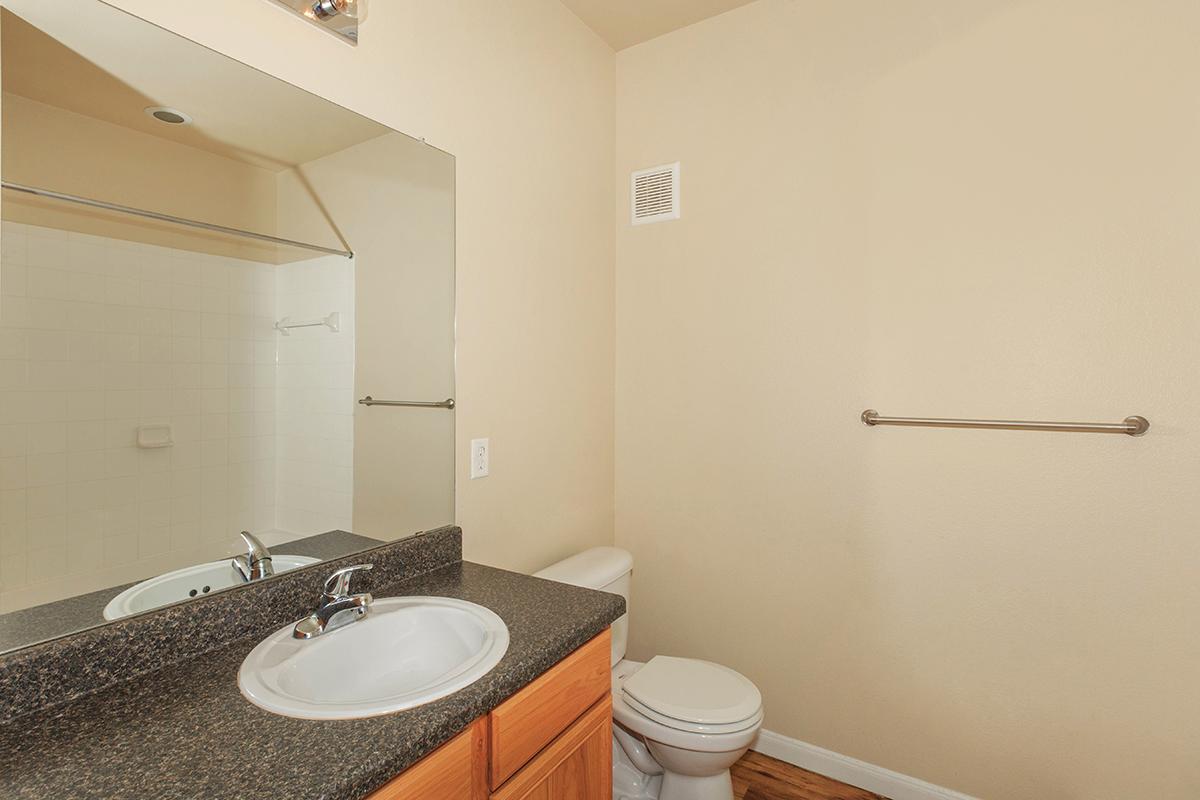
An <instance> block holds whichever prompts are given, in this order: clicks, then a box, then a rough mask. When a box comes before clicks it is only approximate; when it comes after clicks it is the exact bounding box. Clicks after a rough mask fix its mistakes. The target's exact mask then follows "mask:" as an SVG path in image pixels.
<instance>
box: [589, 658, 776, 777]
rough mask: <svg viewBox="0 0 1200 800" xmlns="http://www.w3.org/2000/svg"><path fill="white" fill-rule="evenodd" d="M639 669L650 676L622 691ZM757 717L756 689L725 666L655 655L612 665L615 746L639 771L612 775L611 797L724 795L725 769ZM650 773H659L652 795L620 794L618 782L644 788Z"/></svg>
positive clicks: (743, 747) (745, 745)
mask: <svg viewBox="0 0 1200 800" xmlns="http://www.w3.org/2000/svg"><path fill="white" fill-rule="evenodd" d="M647 668H649V669H650V670H653V672H654V673H656V674H654V675H651V676H650V677H651V678H652V680H650V681H645V680H643V681H640V682H639V681H636V680H633V683H634V684H635V685H633V686H631V687H629V688H627V686H626V684H627V682H629V681H631V679H635V678H636V676H637V675H638V674H641V675H642V676H643V678H645V677H646V676H647V672H646V671H645V670H646V669H647ZM730 700H733V701H734V702H728V701H730ZM680 717H686V719H681V718H680ZM762 718H763V712H762V698H761V695H760V694H759V692H758V689H757V688H755V686H754V684H752V683H751V682H750V681H749V680H747V679H746V678H744V677H742V676H741V675H739V674H738V673H736V672H734V671H733V670H731V669H728V668H726V667H722V666H720V665H718V664H712V663H710V662H707V661H696V660H693V659H679V658H664V657H663V656H658V657H656V658H654V659H651V661H650V662H648V663H647V664H640V663H638V662H634V661H621V662H619V663H618V664H617V666H616V668H615V669H613V721H614V722H615V723H616V726H617V730H618V734H617V735H616V741H615V744H616V745H617V746H618V747H619V748H620V749H621V751H622V752H623V753H624V754H625V755H627V756H628V757H629V760H630V762H632V764H633V765H634V766H635V767H637V768H638V769H639V770H640V771H641V772H642V773H643V775H641V776H638V775H634V776H629V775H628V772H627V771H626V772H625V773H623V774H620V773H617V772H614V775H613V777H614V782H613V796H614V798H617V800H643V798H654V797H657V798H658V800H730V799H731V798H732V797H733V786H732V783H731V781H730V777H729V768H730V767H732V766H733V765H734V764H735V763H736V762H737V760H738V759H739V758H741V757H742V756H743V755H744V754H745V753H746V751H747V750H748V749H749V748H750V745H751V743H752V742H753V741H754V737H755V736H757V735H758V730H759V728H760V727H762ZM621 732H624V733H626V734H627V735H625V736H621V735H620V733H621ZM631 742H632V745H631ZM638 745H644V747H645V750H646V754H647V755H648V756H649V760H647V759H646V757H645V756H644V755H643V754H642V753H641V752H640V749H639V747H638ZM631 749H632V750H633V752H632V753H631V752H630V750H631ZM614 752H615V751H614ZM654 774H661V776H662V779H661V783H660V785H659V786H658V787H657V793H653V789H651V790H650V791H645V790H642V792H641V794H640V795H639V794H631V793H626V794H624V795H623V794H622V786H621V784H622V782H624V783H625V784H626V785H628V783H629V779H630V777H632V778H633V779H634V782H635V785H636V786H641V785H646V786H650V784H651V782H650V781H649V780H647V778H648V777H649V776H652V775H654Z"/></svg>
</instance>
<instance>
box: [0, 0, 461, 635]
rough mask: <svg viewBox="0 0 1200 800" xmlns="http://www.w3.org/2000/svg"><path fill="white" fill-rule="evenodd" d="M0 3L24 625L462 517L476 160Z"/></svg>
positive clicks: (6, 345) (193, 47) (275, 568)
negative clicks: (460, 385) (468, 178)
mask: <svg viewBox="0 0 1200 800" xmlns="http://www.w3.org/2000/svg"><path fill="white" fill-rule="evenodd" d="M0 5H3V7H4V9H5V10H4V12H3V17H2V18H0V35H2V38H0V56H2V59H3V65H2V67H3V72H2V79H3V106H2V115H3V130H2V137H0V144H2V151H0V155H2V169H3V181H4V184H5V190H4V192H3V195H2V200H0V216H2V218H3V223H2V225H3V227H2V229H0V651H4V650H10V649H13V648H16V647H20V646H24V645H27V644H31V643H33V642H36V641H41V640H44V639H46V638H50V637H53V636H58V635H62V634H64V633H68V632H72V631H75V630H79V629H81V628H85V627H88V626H91V625H97V624H102V623H103V622H105V621H106V620H115V619H120V618H124V617H126V616H129V615H131V614H137V613H143V612H145V611H149V610H152V609H154V608H161V607H163V606H165V605H170V604H173V603H177V602H181V601H186V600H188V599H189V598H193V597H200V596H204V595H208V594H211V593H213V592H216V591H221V590H223V589H231V588H235V587H237V586H240V585H243V584H244V583H246V582H248V581H252V580H269V579H270V577H271V576H272V575H273V574H278V573H281V572H284V571H286V570H289V569H298V568H302V567H304V566H308V565H311V564H315V563H316V562H318V561H319V560H322V559H328V558H334V557H341V556H344V555H348V554H350V553H353V552H357V551H360V550H363V549H366V548H369V547H373V546H376V545H378V544H379V543H380V542H383V541H391V540H394V539H397V538H401V537H404V536H408V535H411V534H413V533H415V532H418V531H421V530H427V529H430V528H434V527H438V526H441V525H445V524H448V523H450V522H452V521H453V515H454V497H453V493H454V470H453V435H454V427H453V411H452V410H449V409H447V408H443V407H438V406H435V405H432V402H440V401H444V400H445V399H446V398H452V397H453V396H454V371H453V370H454V368H453V363H454V340H453V323H454V297H453V289H454V260H453V259H454V162H453V158H451V157H450V156H448V155H447V154H445V153H442V152H440V151H438V150H435V149H434V148H431V147H429V146H427V145H425V144H423V143H421V142H418V141H415V140H413V139H411V138H409V137H407V136H404V135H402V134H398V133H396V132H394V131H391V130H390V129H388V128H386V127H384V126H382V125H379V124H378V123H375V122H373V121H371V120H368V119H366V118H363V117H361V116H358V115H356V114H354V113H352V112H350V111H347V110H346V109H343V108H340V107H338V106H336V105H334V104H332V103H329V102H327V101H325V100H323V99H321V98H318V97H315V96H313V95H311V94H308V93H306V92H304V91H302V90H300V89H298V88H296V87H294V86H291V85H289V84H286V83H283V82H281V81H278V80H276V79H274V78H271V77H270V76H267V75H264V74H263V73H260V72H257V71H256V70H253V69H251V68H249V67H247V66H245V65H243V64H240V63H238V62H235V61H232V60H230V59H228V58H225V57H224V56H221V55H219V54H216V53H213V52H212V51H209V50H207V49H205V48H203V47H201V46H199V45H197V44H195V43H192V42H189V41H187V40H185V39H182V38H180V37H178V36H176V35H174V34H171V33H168V32H166V31H163V30H161V29H159V28H156V27H154V26H152V25H149V24H148V23H145V22H143V21H141V20H139V19H137V18H135V17H132V16H130V15H127V14H125V13H124V12H121V11H118V10H116V9H113V8H111V7H109V6H106V5H104V4H103V3H101V2H99V1H98V0H96V1H95V2H93V1H92V0H81V1H80V2H77V3H71V4H69V5H70V8H66V7H65V6H67V5H68V4H46V3H39V2H36V0H2V2H0ZM366 395H372V396H374V397H375V398H377V399H394V400H403V401H430V402H431V407H429V408H421V407H396V406H370V407H368V406H364V405H360V404H358V403H357V399H358V398H361V397H364V396H366Z"/></svg>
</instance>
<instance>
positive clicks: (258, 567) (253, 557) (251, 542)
mask: <svg viewBox="0 0 1200 800" xmlns="http://www.w3.org/2000/svg"><path fill="white" fill-rule="evenodd" d="M239 535H240V536H241V537H242V541H243V542H245V543H246V554H245V555H243V556H234V559H233V561H232V562H231V563H232V564H233V568H234V569H235V570H237V571H238V574H239V575H241V576H242V581H243V582H244V583H250V582H252V581H261V580H262V579H263V578H269V577H271V576H272V575H274V574H275V566H274V565H273V564H272V563H271V551H270V550H268V549H267V546H266V545H265V544H263V543H262V542H260V541H259V540H258V539H257V538H256V537H255V536H254V534H252V533H250V531H242V532H241V534H239Z"/></svg>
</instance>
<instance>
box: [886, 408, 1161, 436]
mask: <svg viewBox="0 0 1200 800" xmlns="http://www.w3.org/2000/svg"><path fill="white" fill-rule="evenodd" d="M862 421H863V424H864V425H868V426H871V427H874V426H875V425H902V426H906V427H911V428H985V429H988V430H1009V431H1065V432H1067V433H1124V434H1127V435H1129V436H1141V435H1142V434H1144V433H1145V432H1146V431H1148V430H1150V422H1149V421H1148V420H1147V419H1146V418H1145V417H1126V418H1125V419H1124V421H1122V422H1039V421H1023V420H1011V419H937V418H933V417H882V416H880V415H879V412H878V411H875V410H873V409H867V410H866V411H864V412H863V413H862Z"/></svg>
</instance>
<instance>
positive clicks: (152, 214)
mask: <svg viewBox="0 0 1200 800" xmlns="http://www.w3.org/2000/svg"><path fill="white" fill-rule="evenodd" d="M0 187H3V188H5V189H10V190H12V191H14V192H21V193H22V194H31V195H34V196H35V197H48V198H50V199H51V200H62V201H64V202H67V203H75V204H77V205H81V206H88V207H89V208H101V209H104V210H105V211H116V212H119V213H121V214H130V215H132V216H135V217H144V218H145V219H152V220H155V221H157V222H169V223H171V224H172V225H184V226H186V227H189V228H199V229H200V230H204V231H212V232H213V233H225V234H229V235H230V236H241V237H242V238H244V239H257V240H258V241H260V242H270V243H271V244H283V245H287V246H289V247H299V248H301V249H303V250H315V251H316V252H318V253H328V254H329V255H333V256H344V257H345V258H354V253H352V252H351V251H349V250H337V249H335V248H332V247H322V246H321V245H319V244H309V243H308V242H298V241H296V240H295V239H284V238H281V237H279V236H270V235H268V234H265V233H255V232H254V231H244V230H242V229H241V228H229V227H226V226H225V225H214V224H213V223H211V222H200V221H199V220H194V219H185V218H184V217H175V216H172V215H170V214H160V213H159V212H157V211H146V210H145V209H141V208H131V207H130V206H122V205H118V204H116V203H107V202H105V201H103V200H92V199H91V198H88V197H79V196H77V195H73V194H64V193H63V192H54V191H51V190H49V189H39V188H37V187H35V186H23V185H21V184H19V183H9V182H8V181H0Z"/></svg>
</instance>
